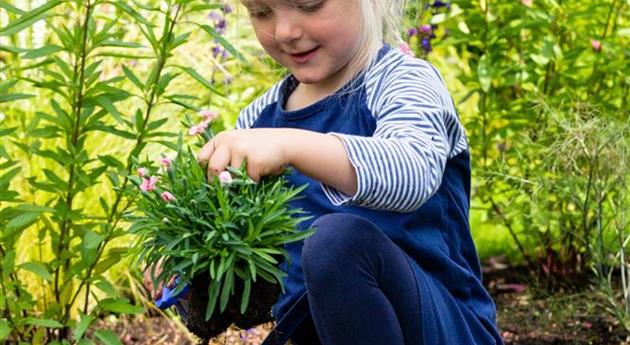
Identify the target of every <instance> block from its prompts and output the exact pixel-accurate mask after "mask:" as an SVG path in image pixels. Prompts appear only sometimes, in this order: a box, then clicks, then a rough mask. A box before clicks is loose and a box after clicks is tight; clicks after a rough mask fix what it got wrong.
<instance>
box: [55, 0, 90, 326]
mask: <svg viewBox="0 0 630 345" xmlns="http://www.w3.org/2000/svg"><path fill="white" fill-rule="evenodd" d="M92 9H93V7H92V3H91V2H90V1H86V2H85V18H84V19H83V24H82V25H81V30H82V32H81V35H82V36H81V48H80V50H79V51H78V52H77V53H76V56H75V58H76V60H75V63H74V71H75V73H74V75H73V83H72V86H73V100H74V102H73V103H74V104H73V113H74V114H73V115H74V120H75V123H74V130H73V133H72V138H71V142H70V144H71V147H72V148H74V147H75V146H76V144H77V142H78V139H79V135H80V132H81V112H82V111H83V86H84V72H85V64H86V59H87V54H86V47H87V38H88V23H89V20H90V16H91V14H92V13H91V12H92ZM77 82H78V86H77V87H74V86H75V85H77ZM73 151H74V150H73ZM72 153H73V154H76V152H72ZM73 158H75V157H73ZM75 167H76V165H75V162H74V161H73V162H71V164H70V171H69V177H68V190H67V193H68V194H67V196H66V201H65V203H66V209H67V214H66V215H64V219H63V222H62V224H61V233H60V235H59V243H58V245H57V253H56V254H57V255H58V256H59V258H60V260H61V261H62V262H61V263H58V265H57V267H56V269H55V298H56V300H57V302H61V293H60V291H59V277H60V275H61V271H60V267H62V266H63V273H64V274H65V273H66V272H68V268H69V267H70V259H69V258H67V259H64V258H63V256H64V252H65V251H67V250H68V249H69V245H70V243H69V241H67V240H66V237H68V236H69V235H70V227H71V225H72V221H71V220H70V219H69V214H70V213H72V207H73V199H74V193H73V188H74V183H75ZM66 242H68V243H66ZM64 280H67V279H64ZM70 308H71V304H66V305H65V306H64V310H63V314H62V318H61V320H63V321H65V320H67V319H68V318H69V315H70ZM65 333H66V332H63V331H62V332H60V333H59V336H60V338H62V339H65V338H66V334H65Z"/></svg>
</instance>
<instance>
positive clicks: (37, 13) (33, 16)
mask: <svg viewBox="0 0 630 345" xmlns="http://www.w3.org/2000/svg"><path fill="white" fill-rule="evenodd" d="M62 2H63V1H61V0H51V1H48V2H47V3H45V4H43V5H42V6H40V7H37V8H35V9H33V10H31V11H29V12H25V13H24V14H23V15H22V16H21V17H20V18H18V19H17V20H15V21H13V22H11V23H9V25H7V26H5V27H3V28H0V36H9V35H13V34H16V33H18V32H20V31H22V30H24V29H26V28H27V27H29V26H31V25H32V24H33V23H35V22H36V21H38V20H40V19H42V18H44V17H45V16H46V15H47V14H48V11H50V10H51V9H53V8H55V7H57V6H58V5H59V4H61V3H62Z"/></svg>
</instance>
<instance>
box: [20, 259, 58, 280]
mask: <svg viewBox="0 0 630 345" xmlns="http://www.w3.org/2000/svg"><path fill="white" fill-rule="evenodd" d="M20 267H21V268H22V269H25V270H27V271H31V272H33V273H35V274H37V275H38V276H39V277H40V278H42V279H44V280H47V281H52V280H53V277H52V275H51V274H50V272H49V271H48V268H47V267H46V266H44V264H42V263H40V262H25V263H23V264H21V265H20Z"/></svg>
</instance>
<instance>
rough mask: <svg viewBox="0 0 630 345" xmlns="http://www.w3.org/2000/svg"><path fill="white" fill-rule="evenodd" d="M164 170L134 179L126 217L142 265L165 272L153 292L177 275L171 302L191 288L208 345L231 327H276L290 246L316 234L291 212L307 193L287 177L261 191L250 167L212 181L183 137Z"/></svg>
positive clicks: (196, 324)
mask: <svg viewBox="0 0 630 345" xmlns="http://www.w3.org/2000/svg"><path fill="white" fill-rule="evenodd" d="M206 125H207V124H206ZM197 126H200V125H197ZM193 127H194V126H193ZM193 127H191V132H189V133H190V134H193V135H194V134H200V135H201V137H202V138H203V139H204V141H205V140H207V139H209V138H210V137H211V134H212V133H211V131H210V129H208V128H207V127H208V126H201V127H200V128H199V127H198V128H196V129H194V128H193ZM193 129H194V131H193ZM160 163H161V164H160V165H161V166H159V167H155V166H151V165H152V164H145V165H144V166H142V167H140V168H139V169H138V175H137V176H130V179H132V181H133V182H134V184H135V185H136V186H137V188H136V189H135V192H134V193H136V194H137V202H136V204H135V205H136V210H135V212H130V216H129V217H128V219H129V220H130V221H131V223H132V225H131V232H132V233H134V234H136V235H137V236H138V237H137V239H138V244H137V246H136V247H137V248H138V253H137V255H138V256H137V259H138V261H144V262H145V263H146V264H147V265H149V266H150V267H155V266H156V264H158V262H159V265H160V266H161V272H159V273H157V272H155V271H154V272H153V273H152V279H153V283H154V284H153V286H158V284H159V283H165V282H167V281H168V280H169V279H170V278H171V277H172V276H173V275H177V276H178V279H179V282H180V283H179V284H177V288H175V291H173V294H177V293H178V292H179V290H180V289H182V288H183V287H184V286H185V285H188V286H189V287H190V296H189V301H190V314H189V319H188V321H187V326H188V328H189V329H190V330H191V331H192V332H193V333H195V334H196V335H197V336H198V337H199V338H201V339H202V340H208V339H210V338H212V337H214V336H216V335H218V334H220V333H222V332H223V331H224V330H225V329H226V328H227V327H229V326H230V325H231V324H233V323H234V324H236V326H238V327H240V328H249V327H252V326H254V325H257V324H260V323H264V322H267V321H270V320H271V315H270V308H271V305H272V304H273V303H274V302H275V299H276V297H277V295H278V294H279V292H280V291H281V290H282V289H283V286H282V279H283V277H284V275H285V274H284V272H283V271H282V270H280V268H279V267H278V264H279V262H280V261H282V259H283V258H284V259H287V260H288V255H287V253H286V251H285V250H284V244H286V243H290V242H295V241H300V240H303V239H305V238H306V237H308V236H309V235H310V234H311V233H312V231H310V230H308V231H298V230H296V226H297V225H298V223H300V222H301V221H303V220H304V219H306V217H304V216H303V214H302V213H301V211H300V210H296V209H292V208H290V206H289V202H290V201H291V200H293V199H295V198H296V197H298V194H299V193H300V192H301V191H302V190H303V189H304V188H305V187H304V186H302V187H300V188H291V187H289V186H288V185H287V183H286V179H285V177H284V176H282V175H281V176H272V177H267V178H264V179H262V180H261V181H260V183H258V184H257V183H256V182H254V181H253V180H252V179H251V178H249V176H247V174H246V169H245V166H242V167H240V168H239V169H233V168H228V171H224V172H222V173H221V174H220V175H219V176H217V177H214V178H212V179H210V180H208V178H207V176H206V174H205V172H206V167H203V166H201V165H200V164H199V163H198V161H197V158H196V156H195V154H194V153H193V151H192V150H191V148H190V147H188V146H186V145H184V144H183V143H182V139H181V137H180V140H179V141H178V144H177V152H176V155H175V156H174V157H172V158H169V157H167V156H162V159H161V160H160ZM153 165H154V164H153Z"/></svg>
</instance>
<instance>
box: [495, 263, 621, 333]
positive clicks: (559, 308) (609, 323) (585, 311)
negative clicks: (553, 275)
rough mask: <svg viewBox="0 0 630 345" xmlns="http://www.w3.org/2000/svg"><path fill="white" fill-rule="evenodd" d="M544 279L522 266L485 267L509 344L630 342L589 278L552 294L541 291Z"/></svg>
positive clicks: (558, 286) (498, 316) (576, 281)
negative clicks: (591, 284) (595, 291)
mask: <svg viewBox="0 0 630 345" xmlns="http://www.w3.org/2000/svg"><path fill="white" fill-rule="evenodd" d="M540 280H541V279H540V277H539V276H538V275H536V274H535V273H532V272H530V271H528V270H527V269H526V268H524V267H509V268H508V267H500V268H499V269H496V268H494V269H493V268H492V267H485V273H484V283H485V284H486V287H487V288H488V291H489V292H490V294H491V295H492V297H493V298H494V300H495V303H496V305H497V324H498V325H499V328H500V330H501V335H502V337H503V340H504V341H505V344H506V345H630V333H628V331H627V330H626V329H625V328H624V327H623V325H621V324H620V323H619V321H618V320H616V319H615V318H614V317H613V316H612V314H611V313H610V312H609V311H608V310H606V308H605V307H606V305H607V301H605V300H604V298H603V297H601V296H597V295H596V294H595V293H594V292H593V291H594V290H593V289H592V287H591V286H590V285H589V282H590V281H591V280H590V279H589V278H588V277H586V276H584V277H582V278H580V279H577V278H576V279H574V280H573V279H572V280H570V281H571V283H572V284H565V285H556V287H557V291H553V292H550V291H549V290H547V289H541V288H540V286H545V285H547V284H543V283H541V281H540ZM545 288H547V286H545Z"/></svg>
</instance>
